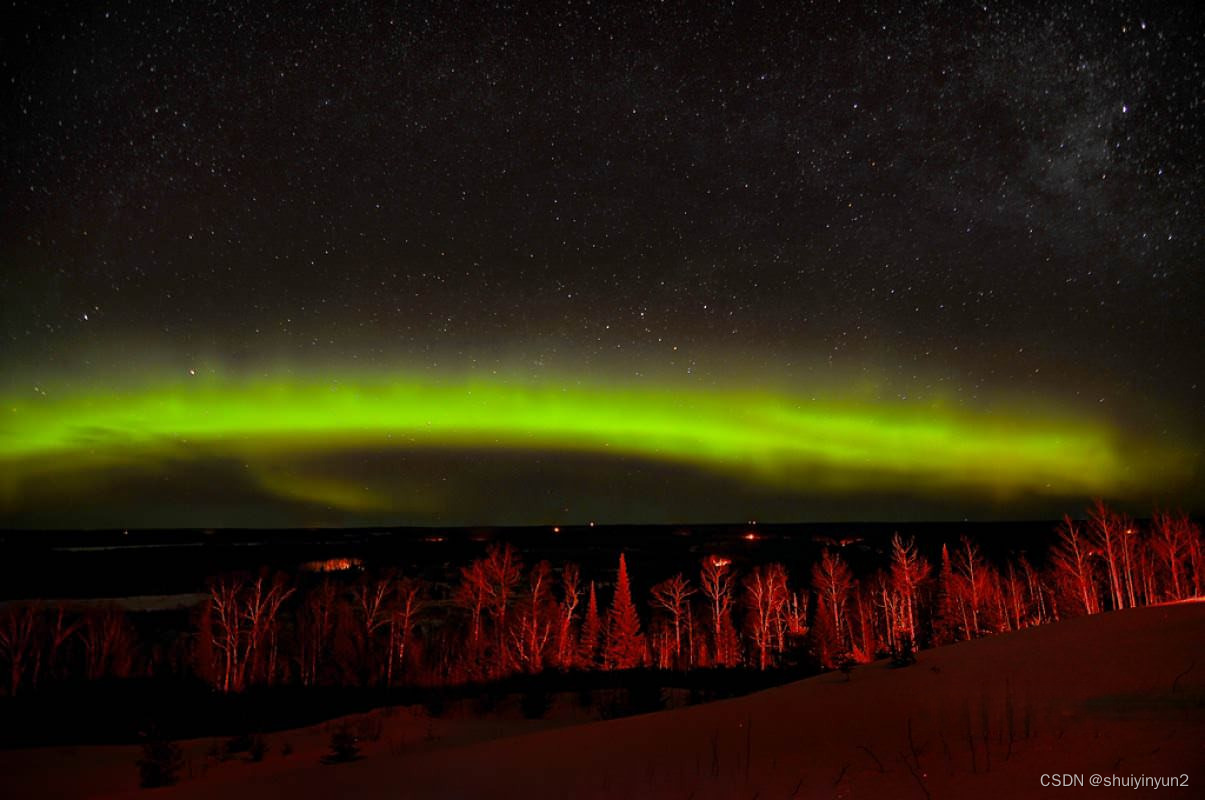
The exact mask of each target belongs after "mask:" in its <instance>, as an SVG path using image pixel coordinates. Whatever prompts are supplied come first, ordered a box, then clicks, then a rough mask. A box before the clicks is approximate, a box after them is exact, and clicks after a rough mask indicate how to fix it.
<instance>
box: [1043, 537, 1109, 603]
mask: <svg viewBox="0 0 1205 800" xmlns="http://www.w3.org/2000/svg"><path fill="white" fill-rule="evenodd" d="M1058 536H1059V540H1058V544H1056V545H1055V546H1054V549H1053V550H1052V551H1051V553H1050V563H1051V567H1052V569H1053V570H1054V576H1055V581H1056V582H1057V583H1058V584H1059V585H1060V586H1061V587H1062V588H1063V590H1064V594H1066V595H1069V596H1071V597H1074V598H1075V601H1076V603H1078V606H1079V613H1081V614H1095V613H1097V612H1098V611H1100V599H1099V597H1098V595H1097V590H1096V569H1095V566H1094V565H1093V562H1092V545H1091V543H1090V542H1089V541H1088V540H1087V538H1086V537H1085V536H1084V535H1083V533H1082V532H1081V531H1080V528H1079V526H1078V525H1077V524H1076V523H1075V521H1074V520H1072V519H1071V517H1068V516H1064V517H1063V523H1062V525H1060V526H1059V530H1058Z"/></svg>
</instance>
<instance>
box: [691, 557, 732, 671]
mask: <svg viewBox="0 0 1205 800" xmlns="http://www.w3.org/2000/svg"><path fill="white" fill-rule="evenodd" d="M731 566H732V562H731V561H729V560H728V559H726V558H722V557H720V556H708V557H707V558H704V559H703V565H702V568H701V570H700V573H699V584H700V586H701V587H702V590H703V596H704V597H706V598H707V615H708V617H709V619H708V622H709V624H710V628H711V663H712V664H714V665H715V666H717V667H729V666H733V665H735V664H736V663H737V658H738V656H739V654H738V652H737V645H738V642H737V638H736V629H735V628H734V627H733V626H732V593H733V588H734V587H735V585H736V577H735V576H734V575H733V574H732V572H731Z"/></svg>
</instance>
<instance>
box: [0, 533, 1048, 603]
mask: <svg viewBox="0 0 1205 800" xmlns="http://www.w3.org/2000/svg"><path fill="white" fill-rule="evenodd" d="M1055 526H1056V523H1055V522H1054V521H1048V520H1043V521H1033V522H993V523H982V522H975V523H952V522H929V523H925V522H920V523H877V522H876V523H833V524H798V525H782V524H775V525H690V526H687V525H676V526H634V525H624V526H604V525H600V526H597V527H588V526H566V527H563V528H561V529H560V530H559V531H557V530H555V529H553V528H551V527H548V526H541V527H525V528H391V529H381V528H365V529H350V530H349V529H340V530H333V529H328V530H218V531H204V530H168V531H130V532H128V533H127V532H123V531H72V532H65V531H53V532H48V531H6V532H3V533H0V599H4V600H12V599H21V598H35V597H41V598H83V597H89V598H96V597H125V596H132V595H156V594H183V593H190V592H199V591H202V590H203V589H204V586H205V581H206V579H207V578H208V577H210V576H213V575H216V574H219V573H222V572H227V571H236V570H258V569H262V568H270V569H279V570H284V571H285V572H289V573H295V572H297V571H298V570H300V569H301V568H302V565H303V564H306V563H307V562H314V561H321V560H325V559H332V558H351V559H359V560H360V561H361V562H363V564H364V565H365V566H366V567H367V568H370V569H371V568H376V567H386V566H393V567H399V568H401V569H402V570H403V571H404V572H406V573H407V574H410V575H421V576H423V577H425V578H427V579H429V580H433V581H446V580H451V579H452V578H453V577H454V576H455V574H456V570H457V568H458V567H459V566H461V565H463V564H466V563H468V562H469V561H471V560H472V559H474V558H477V557H479V556H480V555H481V554H482V553H484V552H485V549H486V547H487V546H488V545H489V543H491V542H503V541H509V542H511V543H512V544H514V545H515V546H516V547H517V548H518V549H519V550H520V552H521V553H522V557H523V561H524V563H526V564H528V565H530V564H534V563H536V562H537V561H540V560H541V559H547V560H549V561H551V562H552V563H553V565H554V566H555V565H558V564H560V563H562V562H565V561H574V562H577V563H578V564H580V565H581V567H582V571H583V576H584V577H585V578H586V579H587V580H597V581H600V582H602V583H607V582H610V581H611V580H612V579H613V577H614V570H615V565H616V560H617V558H618V556H619V553H620V551H622V552H624V553H625V554H626V558H627V561H628V567H629V570H630V572H631V575H632V581H633V583H634V584H635V585H636V586H637V588H640V587H642V586H643V587H646V588H647V587H648V586H650V585H652V584H653V583H656V582H657V581H660V580H663V579H664V578H666V577H669V576H670V575H673V574H674V573H676V572H679V571H682V572H684V573H686V574H687V575H688V576H691V577H693V576H695V575H697V573H698V566H699V561H700V560H701V559H702V558H703V557H705V556H709V555H712V554H719V555H723V556H725V557H727V558H731V559H732V560H733V561H734V563H735V564H736V565H737V567H738V569H739V568H743V567H747V566H749V565H752V564H758V563H768V562H772V561H779V562H782V563H783V564H785V565H786V566H787V567H788V568H789V569H790V571H791V575H792V578H793V581H794V582H796V583H798V582H802V581H804V580H805V578H806V574H807V571H808V570H809V569H810V567H811V564H812V563H813V562H814V561H815V559H816V558H817V555H818V553H819V551H820V550H821V549H822V548H823V547H825V546H829V545H831V544H834V543H835V544H837V546H840V547H841V549H842V552H843V553H844V555H845V557H846V559H847V560H848V561H849V562H850V564H851V566H853V568H854V570H855V572H859V573H860V572H866V571H870V570H873V569H875V568H876V567H878V566H881V565H882V564H884V563H886V554H887V552H888V551H889V548H890V541H891V537H892V535H893V534H895V533H897V532H898V533H900V534H901V535H903V536H905V537H908V536H913V537H915V538H916V541H917V543H918V545H919V546H920V549H921V550H922V551H923V552H924V553H925V554H926V555H927V556H928V557H929V558H930V559H931V560H936V558H937V557H938V555H939V553H940V549H941V545H942V544H943V543H948V544H951V545H953V544H954V543H956V542H957V541H958V540H959V537H961V536H963V535H966V536H969V537H971V538H972V539H973V540H975V541H976V543H978V544H979V546H980V548H981V550H982V551H983V553H984V555H985V556H986V557H988V558H989V559H993V560H996V559H1001V558H1004V557H1006V556H1009V555H1013V554H1016V553H1020V552H1025V553H1027V554H1028V555H1029V557H1030V558H1031V559H1032V560H1034V561H1035V562H1038V563H1040V562H1041V561H1042V560H1043V558H1044V556H1045V553H1046V550H1047V549H1048V547H1049V546H1050V544H1051V542H1053V540H1054V530H1055ZM750 534H751V535H750Z"/></svg>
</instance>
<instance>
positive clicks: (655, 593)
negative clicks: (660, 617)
mask: <svg viewBox="0 0 1205 800" xmlns="http://www.w3.org/2000/svg"><path fill="white" fill-rule="evenodd" d="M694 593H695V590H694V589H693V588H691V586H690V581H688V580H687V579H686V578H684V577H683V576H682V573H681V572H679V573H678V574H677V575H675V576H673V577H672V578H668V579H666V580H664V581H662V582H661V583H659V584H657V585H656V586H654V587H653V588H652V591H651V594H652V598H653V607H654V608H660V609H662V610H663V611H664V612H665V613H666V615H667V616H668V617H669V629H670V630H671V631H672V632H673V639H672V649H671V650H670V653H671V654H672V658H671V659H670V661H671V665H672V666H673V667H675V668H678V669H681V668H682V667H683V659H682V633H683V629H684V627H687V625H688V619H687V618H688V616H689V614H690V598H691V595H693V594H694Z"/></svg>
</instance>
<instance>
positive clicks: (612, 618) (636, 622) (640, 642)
mask: <svg viewBox="0 0 1205 800" xmlns="http://www.w3.org/2000/svg"><path fill="white" fill-rule="evenodd" d="M644 652H645V645H644V636H643V635H642V634H641V632H640V617H639V616H638V615H637V614H636V606H635V605H633V603H632V589H631V586H630V585H629V584H628V565H627V562H626V561H625V559H624V557H623V553H620V554H619V574H618V576H617V577H616V579H615V596H614V598H613V599H612V600H611V609H610V611H609V612H608V613H607V631H606V642H605V645H604V647H603V662H604V664H605V665H606V667H607V669H631V668H633V667H639V666H640V665H641V664H643V663H644Z"/></svg>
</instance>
